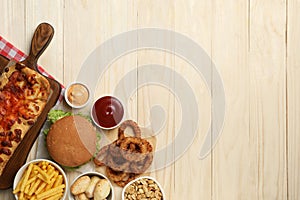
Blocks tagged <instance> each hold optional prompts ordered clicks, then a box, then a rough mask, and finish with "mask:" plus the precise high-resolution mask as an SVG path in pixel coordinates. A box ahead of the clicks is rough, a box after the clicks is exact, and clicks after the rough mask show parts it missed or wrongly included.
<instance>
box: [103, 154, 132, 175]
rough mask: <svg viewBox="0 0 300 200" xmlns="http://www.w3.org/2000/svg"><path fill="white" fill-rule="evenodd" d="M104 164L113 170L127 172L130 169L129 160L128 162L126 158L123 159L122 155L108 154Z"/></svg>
mask: <svg viewBox="0 0 300 200" xmlns="http://www.w3.org/2000/svg"><path fill="white" fill-rule="evenodd" d="M105 165H106V166H107V167H110V168H112V169H113V170H115V171H123V172H128V171H129V170H130V168H129V166H130V162H128V160H126V159H124V158H123V157H122V156H118V157H114V156H108V157H107V159H106V163H105Z"/></svg>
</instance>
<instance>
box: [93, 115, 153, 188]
mask: <svg viewBox="0 0 300 200" xmlns="http://www.w3.org/2000/svg"><path fill="white" fill-rule="evenodd" d="M127 127H131V128H132V129H133V131H134V134H135V136H134V137H133V136H130V137H129V136H128V137H126V136H125V134H124V131H125V129H126V128H127ZM152 161H153V148H152V145H151V144H150V143H149V142H148V141H147V140H145V139H142V138H141V130H140V128H139V126H138V124H137V123H136V122H134V121H132V120H127V121H124V122H123V123H122V124H121V125H120V127H119V129H118V139H117V140H115V141H114V142H113V143H111V144H109V145H106V146H104V147H102V148H101V149H100V151H99V153H98V155H97V156H96V158H94V163H95V164H96V165H98V166H104V165H105V166H106V167H107V168H106V174H107V176H108V177H109V178H110V179H111V180H112V181H114V182H115V183H116V184H117V185H119V186H120V187H124V186H125V185H126V184H127V183H128V182H130V181H131V180H133V179H135V178H136V177H137V176H138V175H139V174H141V173H143V172H145V171H146V170H147V169H148V168H149V167H150V165H151V163H152Z"/></svg>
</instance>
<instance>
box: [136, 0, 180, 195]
mask: <svg viewBox="0 0 300 200" xmlns="http://www.w3.org/2000/svg"><path fill="white" fill-rule="evenodd" d="M174 16H175V4H174V1H172V0H167V1H164V3H163V4H161V3H160V1H159V0H154V1H152V0H147V1H138V3H137V28H145V27H155V28H165V29H169V30H174V25H175V21H174ZM137 39H138V42H139V41H140V40H139V39H140V38H137ZM166 40H168V41H170V42H171V43H172V42H173V41H174V38H167V37H166ZM151 41H152V40H151ZM166 43H167V42H166ZM174 58H175V57H174V54H172V53H167V52H165V51H163V50H162V51H159V50H148V49H145V50H140V51H138V54H137V65H138V71H137V81H138V82H137V84H138V86H142V87H139V89H138V91H137V105H138V110H137V111H138V113H137V114H138V115H137V117H138V118H137V120H138V123H139V124H140V125H141V126H143V127H149V128H150V129H152V131H153V133H154V134H155V135H156V138H157V144H156V151H157V152H158V151H160V150H161V151H162V153H161V154H159V156H160V157H159V158H158V157H157V156H158V155H156V158H158V159H157V160H159V161H160V162H159V164H156V163H154V166H155V167H159V166H162V167H163V168H162V169H159V170H156V171H154V172H152V173H151V176H153V177H155V178H156V179H157V180H159V182H160V183H161V184H162V187H163V188H164V189H165V190H167V191H169V192H168V193H166V198H167V199H176V196H174V188H175V180H174V165H173V163H167V161H166V160H169V159H171V160H172V159H174V148H175V147H174V145H173V146H172V150H173V151H172V152H166V151H164V150H163V149H164V147H166V146H167V145H168V144H170V143H171V144H172V141H173V139H174V136H175V129H174V128H175V126H174V123H175V96H174V94H172V92H171V90H174V78H173V76H174V75H173V73H172V72H170V73H169V72H168V71H166V70H163V71H162V72H161V73H155V72H154V71H155V70H152V69H153V68H152V67H153V66H150V67H149V68H150V69H151V70H150V74H148V73H147V74H145V73H143V70H142V69H141V68H142V67H143V66H146V65H162V66H165V67H167V68H168V69H171V70H173V69H174V67H175V65H174V64H175V63H174V61H175V60H174ZM153 77H156V78H155V80H157V81H155V83H154V82H153ZM160 80H161V81H162V80H166V83H165V85H164V86H161V85H157V83H156V82H159V83H160ZM144 82H146V84H144V85H142V84H141V83H144ZM159 83H158V84H159ZM155 107H156V108H158V107H159V108H160V109H162V110H163V111H162V110H161V112H159V111H156V112H155V111H154V110H152V109H155ZM155 113H156V114H155ZM158 113H160V115H157V114H158ZM158 120H160V121H164V122H163V123H161V126H159V125H158V124H155V122H157V121H158ZM158 126H159V128H158ZM160 168H161V167H160Z"/></svg>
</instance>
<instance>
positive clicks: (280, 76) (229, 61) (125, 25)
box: [0, 0, 300, 200]
mask: <svg viewBox="0 0 300 200" xmlns="http://www.w3.org/2000/svg"><path fill="white" fill-rule="evenodd" d="M0 8H1V12H0V19H1V26H0V35H1V36H3V37H4V38H6V39H7V40H8V41H10V42H12V43H13V44H14V45H15V46H17V47H18V48H20V49H21V50H23V51H25V52H28V50H29V44H30V41H31V37H32V34H33V31H34V29H35V27H36V26H37V25H38V24H39V23H40V22H49V23H50V24H52V25H53V27H54V28H55V36H54V38H53V40H52V42H51V44H50V46H49V47H48V49H47V50H46V52H45V53H44V54H43V55H42V57H41V58H40V60H39V64H41V65H42V66H44V68H45V69H46V70H47V71H48V72H49V73H50V74H52V75H53V76H54V77H56V78H57V80H59V81H60V82H61V83H63V84H65V85H67V84H69V83H71V82H72V81H74V80H76V78H77V76H78V73H79V71H80V69H81V67H82V64H83V63H84V61H85V60H86V59H87V57H88V56H89V55H90V54H91V52H92V51H93V50H95V48H96V47H98V46H99V45H101V44H102V43H103V42H104V41H106V40H108V39H110V38H112V37H113V36H115V35H118V34H121V33H124V32H126V31H129V30H134V29H139V28H145V27H155V28H161V29H168V30H172V31H175V32H178V33H181V34H183V35H185V36H187V37H188V38H190V39H192V40H193V41H195V42H196V43H197V44H198V45H199V46H201V47H202V48H203V49H204V51H205V52H206V53H207V54H208V56H209V57H210V59H211V60H212V61H213V62H214V63H215V66H216V68H217V70H218V73H219V74H220V76H221V78H222V80H223V86H224V89H225V97H226V108H225V111H226V115H225V121H224V126H223V130H222V132H221V136H220V138H219V140H218V142H217V144H216V145H215V147H214V149H213V151H212V153H210V154H209V155H208V156H207V157H205V158H204V159H199V157H198V156H199V152H200V149H201V146H202V144H203V141H204V139H205V136H206V133H207V131H208V130H209V127H210V122H211V118H212V114H211V113H212V112H211V111H212V107H211V103H212V98H214V95H212V96H211V94H213V93H214V91H213V90H214V89H216V90H217V89H218V88H214V87H211V88H212V89H211V90H212V91H210V89H209V87H208V86H207V84H206V83H205V81H204V79H203V77H201V76H199V74H197V73H195V71H194V68H193V67H192V66H191V65H190V64H189V63H188V62H185V61H184V60H182V59H181V58H178V57H177V56H176V55H174V54H172V53H168V52H165V51H155V50H141V51H134V52H131V53H130V54H127V55H123V56H121V57H120V58H118V59H116V60H115V61H114V62H112V63H111V64H110V66H109V69H108V70H107V71H105V73H104V74H103V76H101V77H100V75H99V82H98V83H97V93H95V97H96V96H97V95H101V94H107V93H111V92H112V91H113V89H114V88H115V87H116V84H117V83H118V82H119V81H120V80H121V79H122V77H123V76H124V74H126V73H127V72H129V71H131V70H135V71H136V79H135V80H134V81H136V82H137V83H138V81H139V80H140V78H141V77H139V67H140V66H142V65H145V64H153V63H154V64H159V65H163V66H169V67H170V68H171V69H172V70H174V71H175V72H177V73H179V74H181V76H182V77H183V78H184V79H185V80H186V81H187V82H188V84H189V85H190V86H191V88H192V89H193V91H194V95H195V97H196V100H197V103H198V110H199V124H198V128H197V134H196V137H195V138H194V139H193V141H192V144H191V146H189V147H187V149H186V151H185V152H184V153H183V154H182V155H181V157H180V158H179V159H177V160H176V161H175V162H173V163H171V164H169V165H167V166H165V167H164V168H162V169H159V170H156V171H153V172H151V176H153V177H155V178H157V179H158V180H159V182H160V183H161V185H162V186H163V188H164V190H165V193H166V195H167V199H170V200H182V199H189V200H192V199H193V200H198V199H204V200H208V199H214V200H216V199H220V200H234V199H236V200H241V199H242V200H244V199H249V200H253V199H268V200H273V199H279V200H281V199H289V200H296V199H300V173H299V168H300V162H299V161H300V147H299V140H300V134H299V130H300V123H299V122H300V79H299V80H298V78H297V77H300V56H299V55H298V54H299V52H300V20H299V19H300V12H299V10H300V1H299V0H211V1H207V0H163V1H162V0H99V1H93V0H90V1H88V0H81V1H79V0H75V1H71V0H53V1H52V0H47V1H46V0H45V1H39V0H2V1H0ZM175 72H174V73H175ZM212 76H213V72H212ZM175 84H176V83H175ZM209 84H211V85H212V86H213V85H214V79H212V82H211V83H209ZM137 85H138V84H137ZM170 85H172V83H170ZM157 104H159V105H160V106H162V107H164V108H165V109H164V110H165V111H166V121H165V124H164V127H163V129H162V130H160V131H159V132H158V133H157V141H158V142H157V147H158V148H163V147H165V146H166V145H167V144H170V143H172V140H173V139H174V138H175V136H176V133H177V132H178V130H179V128H180V127H181V126H184V125H185V124H181V121H184V119H181V113H182V112H181V105H180V102H179V100H178V99H177V98H176V95H174V94H173V93H172V92H171V91H170V90H168V88H165V87H160V86H158V85H145V86H144V87H140V88H138V89H137V91H136V92H135V93H132V94H131V96H130V99H128V107H127V109H128V111H129V116H130V118H132V119H134V120H136V121H138V123H139V124H140V125H141V126H148V125H149V121H150V120H149V113H150V112H149V110H150V108H151V107H153V106H155V105H157ZM212 123H214V122H213V121H212ZM36 147H37V145H35V146H34V147H33V149H32V151H31V153H30V156H29V158H28V160H31V159H33V158H34V157H35V153H36ZM173 148H174V149H175V151H176V145H173ZM117 196H118V198H117V199H120V198H119V195H117ZM0 199H1V200H10V199H14V198H13V196H12V194H11V190H7V191H0Z"/></svg>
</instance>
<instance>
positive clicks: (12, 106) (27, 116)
mask: <svg viewBox="0 0 300 200" xmlns="http://www.w3.org/2000/svg"><path fill="white" fill-rule="evenodd" d="M49 94H50V84H49V82H48V80H47V79H46V78H45V77H43V76H42V75H40V74H39V73H37V72H36V71H34V70H32V69H30V68H27V67H25V66H24V65H22V64H16V66H11V67H9V68H5V70H4V73H3V74H2V75H1V77H0V175H1V174H2V172H3V169H4V168H5V165H6V164H7V162H8V161H9V159H10V157H11V156H12V154H13V153H14V151H15V149H16V148H17V146H18V145H19V144H20V142H21V141H22V139H23V138H24V136H25V134H26V133H27V132H28V130H29V129H30V127H31V126H32V125H33V124H34V123H35V121H36V120H37V118H38V116H39V115H40V114H41V112H42V110H43V109H44V107H45V105H46V103H47V100H48V97H49Z"/></svg>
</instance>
